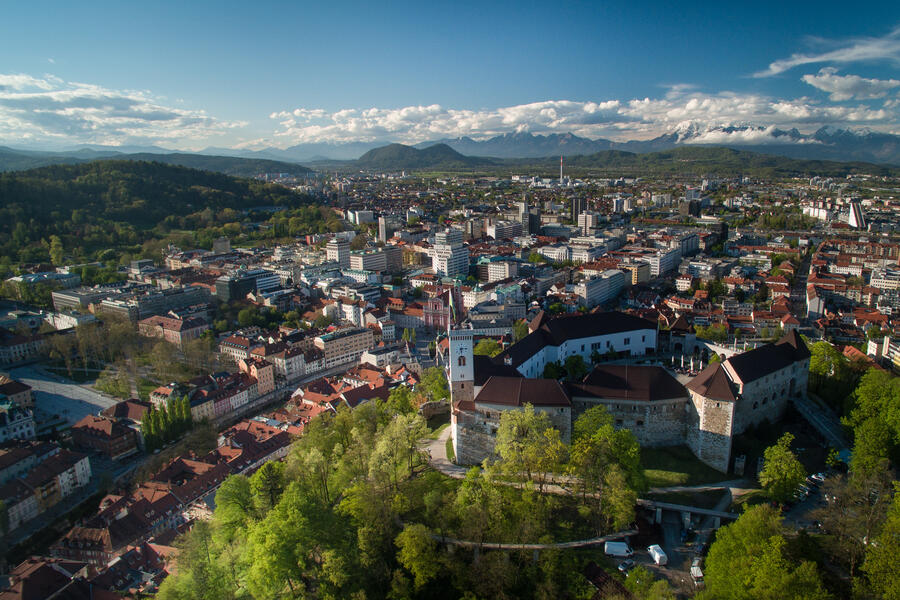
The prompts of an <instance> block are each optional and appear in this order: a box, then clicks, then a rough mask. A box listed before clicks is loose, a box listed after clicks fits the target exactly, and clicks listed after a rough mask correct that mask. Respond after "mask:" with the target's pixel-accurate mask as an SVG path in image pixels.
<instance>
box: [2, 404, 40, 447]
mask: <svg viewBox="0 0 900 600" xmlns="http://www.w3.org/2000/svg"><path fill="white" fill-rule="evenodd" d="M33 439H34V416H33V415H32V413H31V411H30V410H29V409H27V408H20V407H19V406H16V405H15V404H12V403H10V402H9V401H7V402H6V404H4V405H0V443H3V442H7V441H9V440H33Z"/></svg>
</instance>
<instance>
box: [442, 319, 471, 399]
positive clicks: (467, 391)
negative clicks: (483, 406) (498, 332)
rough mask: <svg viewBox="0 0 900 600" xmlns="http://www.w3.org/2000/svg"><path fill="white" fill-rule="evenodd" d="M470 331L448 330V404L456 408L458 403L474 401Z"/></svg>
mask: <svg viewBox="0 0 900 600" xmlns="http://www.w3.org/2000/svg"><path fill="white" fill-rule="evenodd" d="M472 339H473V335H472V331H471V330H465V329H451V330H450V353H449V355H450V376H449V377H448V379H449V382H450V402H451V404H452V405H453V406H456V405H457V404H458V403H459V402H463V401H466V400H468V401H472V400H474V399H475V365H474V364H473V363H474V360H473V358H474V356H473V354H472V350H473V348H472Z"/></svg>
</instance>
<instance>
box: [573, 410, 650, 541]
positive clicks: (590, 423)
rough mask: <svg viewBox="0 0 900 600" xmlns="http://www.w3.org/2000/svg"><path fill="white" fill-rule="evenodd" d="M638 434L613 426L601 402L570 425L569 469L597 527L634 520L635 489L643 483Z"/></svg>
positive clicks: (611, 419)
mask: <svg viewBox="0 0 900 600" xmlns="http://www.w3.org/2000/svg"><path fill="white" fill-rule="evenodd" d="M640 461H641V450H640V445H639V444H638V442H637V438H635V437H634V434H633V433H632V432H631V431H630V430H628V429H619V430H616V429H615V427H614V426H613V418H612V415H610V414H609V413H608V412H607V411H606V409H605V408H604V407H603V406H595V407H592V408H590V409H588V410H586V411H585V412H584V413H582V414H581V416H579V417H578V419H576V420H575V423H574V425H573V435H572V449H571V459H570V460H569V471H570V472H571V473H572V474H573V475H575V476H576V477H578V480H579V492H580V495H581V500H582V503H583V504H584V505H585V506H586V507H589V508H591V512H590V514H591V515H592V517H593V519H594V525H595V527H596V528H597V530H598V531H599V530H602V529H604V528H606V527H612V528H615V529H618V528H621V527H623V526H625V525H627V524H628V523H630V522H632V521H633V520H634V507H635V504H636V503H637V493H638V491H642V490H643V489H644V488H645V487H646V484H645V480H644V473H643V469H642V468H641V462H640Z"/></svg>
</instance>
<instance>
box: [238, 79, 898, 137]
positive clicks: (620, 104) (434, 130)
mask: <svg viewBox="0 0 900 600" xmlns="http://www.w3.org/2000/svg"><path fill="white" fill-rule="evenodd" d="M857 93H859V92H857ZM870 93H871V92H870ZM897 108H898V106H897V105H896V104H891V103H890V101H888V102H886V103H884V104H883V105H882V106H881V107H873V106H869V105H868V104H866V103H863V104H859V105H857V106H848V105H834V104H827V103H822V102H819V101H817V100H814V99H811V98H806V97H801V98H796V99H779V98H771V97H768V96H763V95H759V94H739V93H734V92H721V93H718V94H704V93H700V92H696V91H692V88H690V87H687V86H672V87H670V88H669V90H668V91H667V92H666V94H665V96H664V97H662V98H643V99H632V100H606V101H603V102H596V101H595V102H577V101H571V100H548V101H544V102H534V103H530V104H520V105H514V106H506V107H500V108H495V109H487V110H460V109H452V108H445V107H443V106H440V105H437V104H433V105H429V106H407V107H402V108H393V109H391V108H367V109H343V110H338V111H333V112H329V111H326V110H323V109H308V108H298V109H295V110H287V111H281V112H277V113H273V114H272V115H271V117H272V118H273V119H275V120H277V121H278V124H279V126H278V128H277V129H276V132H275V135H274V138H271V139H262V140H255V141H254V142H249V143H248V144H247V145H248V146H251V147H262V146H266V145H273V144H274V145H278V146H285V145H292V144H299V143H314V142H332V143H341V142H351V141H385V142H387V141H396V142H402V143H410V144H412V143H417V142H422V141H430V140H436V139H441V138H456V137H462V136H469V137H472V138H475V139H484V138H487V137H492V136H495V135H501V134H507V133H514V132H523V131H528V132H532V133H536V134H548V133H567V132H572V133H574V134H576V135H580V136H583V137H590V138H598V137H606V138H611V139H614V140H626V139H645V138H650V137H655V136H657V135H660V134H663V133H666V132H671V131H675V130H677V129H678V128H679V127H682V126H683V124H684V123H693V124H696V125H697V126H698V127H699V128H700V129H701V130H702V131H711V130H713V129H719V130H723V128H726V129H725V130H727V131H728V132H729V133H728V135H731V136H734V137H733V138H732V139H737V137H740V136H743V137H744V138H746V139H747V140H748V141H749V140H750V138H751V137H757V138H758V137H760V136H766V137H772V138H773V139H775V138H777V141H778V143H788V142H789V141H790V140H789V139H787V138H782V137H780V136H778V135H775V133H777V132H776V129H782V130H783V129H791V128H795V127H796V128H802V129H806V130H811V129H815V128H818V127H821V126H823V125H833V126H838V127H845V126H852V125H854V124H866V125H867V126H871V127H874V128H876V129H878V128H880V129H885V128H889V127H893V128H896V126H897V122H896V121H897V119H896V116H897V112H896V111H897ZM732 126H740V127H739V128H738V129H733V130H732V129H727V128H729V127H732ZM748 126H749V127H748ZM708 135H709V136H712V135H713V134H712V133H709V134H708ZM716 135H723V134H716ZM773 136H774V137H773Z"/></svg>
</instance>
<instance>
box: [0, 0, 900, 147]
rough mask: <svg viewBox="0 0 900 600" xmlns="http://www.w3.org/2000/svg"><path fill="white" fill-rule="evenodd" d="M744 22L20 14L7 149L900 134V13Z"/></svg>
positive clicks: (726, 17)
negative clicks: (789, 132) (509, 136)
mask: <svg viewBox="0 0 900 600" xmlns="http://www.w3.org/2000/svg"><path fill="white" fill-rule="evenodd" d="M736 4H738V3H735V2H690V1H684V2H677V3H676V2H662V1H660V2H635V1H633V0H632V1H631V2H628V1H622V2H619V1H609V2H601V1H596V2H537V1H531V2H529V1H528V0H520V1H518V2H487V1H482V2H477V1H468V0H458V1H453V2H421V1H420V2H389V1H385V2H371V1H369V2H350V1H346V2H345V1H341V0H337V1H332V2H315V3H311V2H303V1H294V2H270V1H266V0H256V1H254V2H231V1H228V0H221V1H218V2H200V1H190V0H187V1H186V0H181V1H180V2H169V1H166V0H159V1H157V2H152V3H150V2H147V3H136V2H121V1H117V2H99V1H97V2H94V1H87V2H71V1H66V2H49V1H41V0H33V1H30V2H10V3H6V4H5V5H4V9H3V14H4V16H3V26H2V27H0V32H2V35H0V144H4V145H9V146H13V147H18V148H68V147H77V146H79V145H84V144H97V145H112V146H118V145H157V146H161V147H165V148H173V149H182V150H199V149H202V148H206V147H210V146H213V147H229V148H246V149H262V148H266V147H277V148H287V147H290V146H293V145H296V144H305V143H315V142H329V143H343V142H351V141H366V142H369V141H385V142H395V141H396V142H402V143H418V142H422V141H428V140H437V139H442V138H454V137H459V136H469V137H473V138H476V139H484V138H487V137H491V136H494V135H500V134H505V133H514V132H531V133H535V134H548V133H567V132H572V133H575V134H576V135H581V136H584V137H589V138H607V139H613V140H617V141H625V140H630V139H649V138H652V137H655V136H658V135H661V134H665V133H671V132H673V131H680V130H683V129H685V128H687V127H691V128H693V129H694V130H695V131H698V132H700V133H699V134H698V138H697V139H698V140H699V141H705V142H716V141H718V142H725V141H728V142H730V143H739V142H740V141H746V142H748V143H750V142H760V141H767V140H768V141H774V140H775V139H776V138H774V137H772V134H773V132H774V130H776V129H791V128H797V129H799V130H800V131H801V132H804V133H809V132H812V131H815V130H816V129H818V128H820V127H823V126H828V127H835V128H849V129H853V130H857V129H868V130H873V131H881V132H887V133H895V134H900V2H896V1H875V2H865V3H847V2H840V3H839V2H828V1H819V2H800V1H789V2H786V1H784V0H780V1H779V2H745V3H740V6H734V5H736ZM746 125H749V126H752V127H751V128H749V129H748V128H742V129H739V130H732V129H723V127H727V126H746ZM778 139H779V140H783V138H778Z"/></svg>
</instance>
